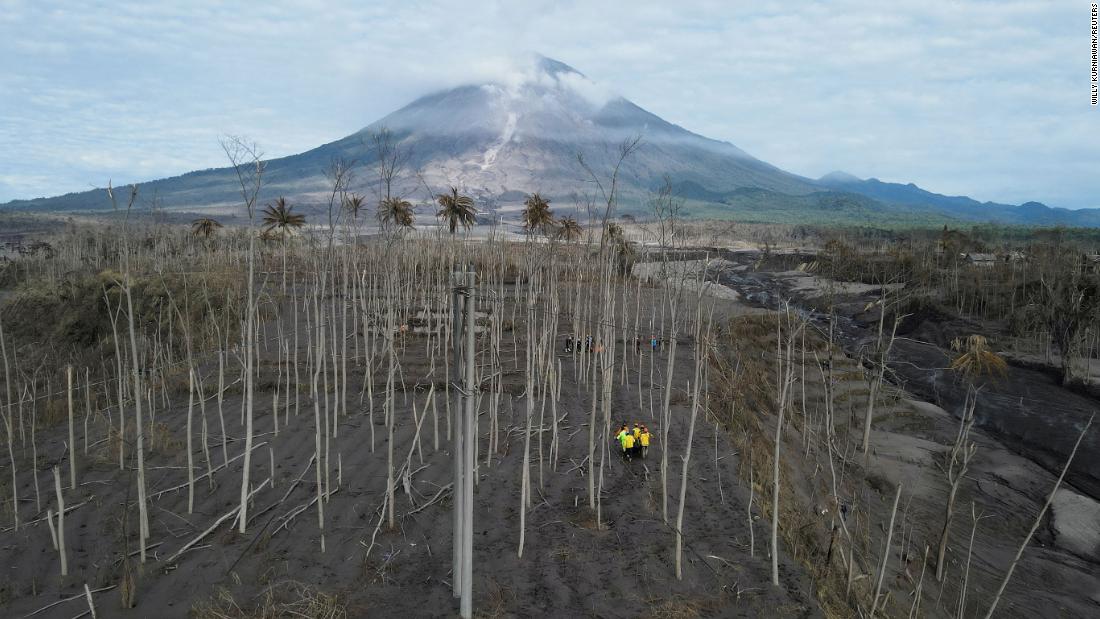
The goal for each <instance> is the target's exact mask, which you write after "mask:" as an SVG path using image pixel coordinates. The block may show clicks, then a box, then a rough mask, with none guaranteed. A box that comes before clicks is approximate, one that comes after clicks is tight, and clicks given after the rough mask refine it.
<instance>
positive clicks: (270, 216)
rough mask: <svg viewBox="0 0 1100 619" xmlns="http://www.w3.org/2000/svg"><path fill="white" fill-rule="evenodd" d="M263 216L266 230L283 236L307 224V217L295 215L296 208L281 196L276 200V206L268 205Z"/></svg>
mask: <svg viewBox="0 0 1100 619" xmlns="http://www.w3.org/2000/svg"><path fill="white" fill-rule="evenodd" d="M263 214H264V220H263V221H264V230H266V231H267V232H272V231H278V233H279V234H281V235H283V236H286V235H287V234H289V233H290V231H291V230H292V229H294V228H301V227H302V226H304V225H305V224H306V216H305V215H298V214H296V213H294V207H293V206H290V204H289V203H287V201H286V198H283V197H281V196H280V197H279V198H278V199H276V200H275V203H274V204H268V205H267V207H266V208H265V209H264V213H263Z"/></svg>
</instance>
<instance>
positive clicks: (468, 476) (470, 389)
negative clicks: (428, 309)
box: [460, 271, 477, 619]
mask: <svg viewBox="0 0 1100 619" xmlns="http://www.w3.org/2000/svg"><path fill="white" fill-rule="evenodd" d="M475 280H476V274H475V273H474V272H472V271H471V272H468V273H466V290H467V294H468V296H467V297H466V304H465V305H466V307H465V310H466V320H465V323H466V324H465V325H464V326H465V329H466V362H465V367H464V368H463V369H464V370H465V371H466V384H465V385H464V389H465V392H466V402H465V404H466V406H465V409H466V410H465V414H466V428H465V431H464V432H463V448H464V450H465V452H466V453H465V458H464V460H465V462H464V463H463V472H464V480H463V486H462V492H463V494H464V497H463V500H462V509H463V514H462V544H463V548H462V561H463V565H462V605H461V610H460V614H461V615H462V618H463V619H471V617H473V601H474V600H473V598H474V596H473V580H474V578H473V572H474V465H475V464H476V463H475V462H474V460H475V455H474V452H475V450H476V447H477V433H476V430H475V429H474V428H475V422H476V421H477V411H476V410H474V408H475V406H476V403H477V398H475V397H474V389H475V388H476V387H475V385H474V369H475V368H474V337H475V332H476V331H477V321H476V318H477V313H476V311H475V310H476V304H475V303H474V297H473V294H474V285H475Z"/></svg>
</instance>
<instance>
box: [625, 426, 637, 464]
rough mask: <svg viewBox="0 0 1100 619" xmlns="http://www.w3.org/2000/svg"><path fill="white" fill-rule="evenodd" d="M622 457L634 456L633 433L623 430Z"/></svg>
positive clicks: (628, 458)
mask: <svg viewBox="0 0 1100 619" xmlns="http://www.w3.org/2000/svg"><path fill="white" fill-rule="evenodd" d="M623 457H625V458H626V459H627V460H630V459H632V458H633V457H634V434H633V433H631V432H628V431H627V430H626V429H625V428H624V430H623Z"/></svg>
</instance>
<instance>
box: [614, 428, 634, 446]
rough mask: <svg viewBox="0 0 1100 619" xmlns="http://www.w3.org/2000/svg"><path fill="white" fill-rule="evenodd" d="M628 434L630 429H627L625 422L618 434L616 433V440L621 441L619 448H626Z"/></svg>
mask: <svg viewBox="0 0 1100 619" xmlns="http://www.w3.org/2000/svg"><path fill="white" fill-rule="evenodd" d="M627 434H630V431H629V430H627V429H626V424H625V423H624V424H623V426H622V427H621V428H619V432H618V434H616V435H615V440H616V441H619V448H620V449H622V450H624V451H625V450H626V443H625V442H624V441H625V440H626V435H627Z"/></svg>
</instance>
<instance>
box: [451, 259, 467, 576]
mask: <svg viewBox="0 0 1100 619" xmlns="http://www.w3.org/2000/svg"><path fill="white" fill-rule="evenodd" d="M464 279H465V276H464V275H460V274H459V273H457V272H453V273H451V284H452V286H453V294H452V303H451V318H452V322H451V344H452V346H453V352H454V362H453V363H452V364H451V367H452V368H454V370H453V374H452V375H451V377H450V378H451V384H452V385H453V386H456V387H457V386H458V384H459V377H461V376H462V369H461V368H462V366H461V363H462V354H461V353H462V345H461V344H462V340H461V337H462V319H463V314H462V309H463V299H464V297H463V296H462V294H461V293H460V292H459V287H460V286H461V285H462V283H463V282H464ZM455 399H456V404H455V407H454V424H453V425H454V430H453V433H452V437H451V438H452V440H453V442H454V445H453V447H452V449H453V451H454V474H455V477H454V488H453V490H452V492H453V494H452V496H453V497H454V500H453V501H452V504H453V506H454V529H453V531H454V532H453V535H452V537H453V538H454V546H453V549H452V561H451V574H452V578H451V591H452V593H453V594H454V596H455V597H459V596H460V595H461V594H462V591H463V589H462V568H463V566H464V562H463V560H462V551H463V548H464V546H463V544H462V533H463V523H462V516H463V514H464V511H465V510H463V508H462V500H463V497H464V496H465V494H464V493H463V491H462V483H463V477H462V464H463V462H462V406H461V404H462V393H461V392H459V391H458V390H455Z"/></svg>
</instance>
